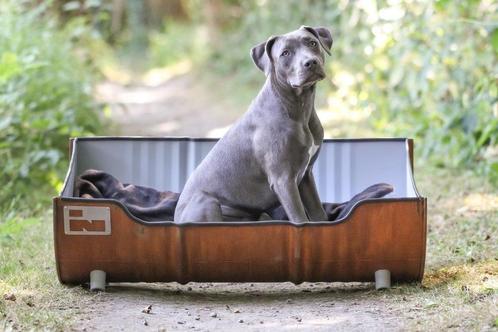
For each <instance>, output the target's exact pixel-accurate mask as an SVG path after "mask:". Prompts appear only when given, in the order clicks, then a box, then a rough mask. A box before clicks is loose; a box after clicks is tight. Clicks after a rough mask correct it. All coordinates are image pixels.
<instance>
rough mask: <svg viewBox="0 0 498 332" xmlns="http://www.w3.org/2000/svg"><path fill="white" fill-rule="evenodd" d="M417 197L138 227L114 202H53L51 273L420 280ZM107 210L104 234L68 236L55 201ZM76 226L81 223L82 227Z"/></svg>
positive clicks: (67, 276) (80, 277) (113, 277)
mask: <svg viewBox="0 0 498 332" xmlns="http://www.w3.org/2000/svg"><path fill="white" fill-rule="evenodd" d="M425 204H426V201H425V199H422V198H421V199H411V200H392V201H389V200H383V201H378V202H364V203H362V204H360V206H358V207H357V208H356V209H355V211H353V213H352V214H351V216H350V217H349V218H348V219H347V221H345V222H342V223H336V224H334V223H330V224H321V225H314V224H313V223H309V224H306V225H303V226H295V225H292V224H290V223H284V224H264V223H258V222H255V223H252V224H245V225H242V224H239V225H233V224H227V225H224V224H222V225H206V224H198V225H176V224H168V225H152V224H151V225H149V224H147V225H145V224H141V223H138V222H136V221H135V220H133V219H132V218H131V217H130V216H129V215H128V214H126V213H125V211H124V210H123V208H122V207H121V205H119V204H116V203H111V202H103V201H99V200H64V199H61V198H55V199H54V209H55V210H54V211H55V213H54V235H55V251H56V261H57V268H58V274H59V279H60V280H61V282H64V283H82V282H85V281H88V279H89V273H90V271H91V270H95V269H100V270H104V271H106V272H107V274H108V280H109V281H111V282H112V281H130V282H133V281H145V282H154V281H162V282H168V281H178V282H181V283H186V282H189V281H220V282H221V281H228V282H232V281H240V282H258V281H292V282H295V283H299V282H302V281H373V279H374V272H375V271H376V270H378V269H388V270H390V271H391V273H392V277H393V279H394V280H398V281H411V280H420V279H421V278H422V275H423V269H424V260H425V241H426V215H425V214H426V205H425ZM65 205H70V206H97V207H99V206H100V207H108V208H110V212H111V227H112V228H111V234H110V235H66V234H65V232H64V221H63V208H64V206H65ZM82 227H83V226H82Z"/></svg>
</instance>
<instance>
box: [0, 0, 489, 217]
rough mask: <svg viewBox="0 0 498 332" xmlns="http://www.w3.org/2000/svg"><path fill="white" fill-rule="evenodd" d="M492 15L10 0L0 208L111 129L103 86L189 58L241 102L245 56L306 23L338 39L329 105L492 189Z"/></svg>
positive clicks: (363, 5) (250, 72)
mask: <svg viewBox="0 0 498 332" xmlns="http://www.w3.org/2000/svg"><path fill="white" fill-rule="evenodd" d="M497 13H498V4H497V3H496V2H495V1H492V0H482V1H477V0H468V1H457V2H455V1H447V0H440V1H395V0H389V1H387V0H379V1H347V0H308V1H297V0H291V1H269V0H268V1H265V0H258V1H241V0H209V1H200V0H174V1H173V0H170V1H160V0H148V1H137V0H129V1H125V0H113V1H102V0H79V1H62V0H58V1H13V0H2V1H1V16H2V19H1V20H0V52H1V54H0V160H2V164H3V166H2V170H3V172H2V175H0V177H1V179H2V183H3V185H2V187H1V188H0V198H1V200H0V201H1V204H2V206H3V207H4V208H9V207H11V208H12V207H14V206H15V205H16V204H18V203H19V202H21V201H22V200H23V198H25V197H29V196H30V195H31V194H33V193H34V192H35V191H34V189H35V188H42V187H43V188H45V190H46V189H47V184H49V187H50V188H53V189H57V187H60V184H61V179H62V178H61V176H62V175H63V174H64V169H65V168H66V163H67V160H66V159H67V158H65V152H66V148H67V138H68V137H70V136H79V135H91V134H105V133H106V130H105V128H104V127H103V125H102V124H103V123H105V121H106V120H105V116H102V114H104V113H105V112H104V111H105V108H106V106H105V105H103V104H101V103H97V102H96V101H95V98H94V97H93V87H94V86H95V83H96V82H98V81H102V80H112V81H116V82H120V83H122V84H124V85H127V84H128V85H129V84H140V83H143V80H142V78H143V75H142V74H143V73H145V72H147V71H150V70H151V69H153V68H167V67H168V66H174V65H177V64H179V63H180V64H182V63H183V64H185V63H187V64H188V66H189V68H192V70H193V71H195V72H197V73H200V74H202V75H205V76H206V75H207V76H211V77H222V78H223V80H227V81H230V82H232V84H235V85H236V86H237V89H233V90H236V91H226V96H227V98H232V99H238V100H241V101H242V102H241V105H242V104H243V103H248V102H249V101H250V96H252V95H254V93H255V92H256V91H257V87H258V85H260V84H261V82H262V80H263V77H262V75H261V73H259V72H258V71H257V70H255V67H254V66H253V64H252V62H251V60H250V58H249V56H248V53H249V50H250V48H251V47H252V46H253V45H255V44H256V43H258V42H260V41H264V40H266V39H267V38H268V36H270V35H272V34H278V33H284V32H287V31H289V30H292V29H295V28H297V27H299V26H300V25H301V24H309V25H323V26H327V27H330V28H331V29H332V32H333V36H334V39H335V43H334V46H333V54H332V56H331V57H330V58H329V59H328V65H327V70H328V74H329V79H328V80H327V81H326V83H323V84H322V86H321V88H320V89H321V91H325V92H320V94H319V100H318V104H319V106H320V107H321V108H322V109H324V110H327V111H329V112H331V113H333V112H346V113H351V114H355V116H356V118H357V119H358V121H359V122H362V123H363V124H365V125H366V126H367V127H368V128H369V133H374V134H375V135H379V136H407V137H415V138H416V140H417V148H418V149H417V151H418V155H419V157H420V158H422V159H423V160H426V161H428V162H430V163H433V164H435V165H437V166H439V167H464V168H471V169H473V170H475V172H476V175H478V176H484V177H487V178H488V179H489V181H491V182H493V183H495V184H497V183H498V148H497V139H498V118H497V116H498V106H497V105H498V103H497V96H498V83H497V75H498V61H497V54H498V28H497V22H498V15H497ZM97 119H102V120H101V121H97ZM328 134H329V136H334V137H337V136H350V135H361V133H360V134H358V133H357V132H355V131H353V132H340V131H334V130H333V129H332V130H331V131H329V132H328ZM50 188H48V190H49V191H50V190H53V189H50ZM52 192H54V191H52ZM9 210H10V209H9Z"/></svg>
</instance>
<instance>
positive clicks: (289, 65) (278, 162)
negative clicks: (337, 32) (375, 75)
mask: <svg viewBox="0 0 498 332" xmlns="http://www.w3.org/2000/svg"><path fill="white" fill-rule="evenodd" d="M331 47H332V36H331V33H330V31H329V30H328V29H326V28H323V27H316V28H312V27H308V26H302V27H301V28H299V29H298V30H295V31H292V32H289V33H287V34H284V35H280V36H272V37H270V38H269V39H268V40H267V41H266V42H263V43H261V44H259V45H257V46H255V47H254V48H253V49H252V50H251V57H252V59H253V61H254V63H255V64H256V66H257V67H258V68H259V69H261V70H262V71H263V72H264V73H265V74H266V76H267V78H266V82H265V84H264V85H263V88H262V89H261V91H260V92H259V94H258V95H257V97H256V98H255V99H254V100H253V102H252V103H251V106H250V107H249V110H248V111H247V112H246V113H245V114H244V116H243V117H242V118H241V119H240V120H239V121H238V122H237V123H236V124H234V125H233V126H232V127H231V128H230V130H229V131H228V132H227V133H226V134H225V135H224V136H223V137H222V138H221V139H220V140H219V141H218V142H217V143H216V145H215V146H214V147H213V149H212V150H211V151H210V152H209V153H208V155H207V156H206V158H205V159H204V160H203V161H202V162H201V163H200V165H199V166H198V167H197V168H196V169H195V171H194V172H193V173H192V175H191V176H190V177H189V179H188V181H187V183H186V184H185V188H184V189H183V191H182V193H181V195H180V198H179V201H178V205H177V207H176V211H175V217H174V220H175V221H176V222H199V221H220V220H248V218H249V220H250V218H257V216H258V215H260V214H262V213H263V212H264V211H268V210H270V209H272V208H273V207H275V206H277V205H279V204H281V205H282V207H283V208H284V210H285V212H286V213H287V216H288V217H289V220H291V221H293V222H301V221H310V220H312V221H319V220H327V215H326V213H325V211H324V210H323V207H322V204H321V202H320V198H319V196H318V192H317V190H316V185H315V181H314V178H313V174H312V167H313V163H314V161H315V159H316V158H317V156H318V151H319V149H320V146H321V144H322V141H323V128H322V125H321V123H320V120H319V119H318V116H317V114H316V111H315V105H314V100H315V86H316V82H317V81H320V80H322V79H324V78H325V72H324V68H323V66H324V54H323V52H322V50H323V51H325V52H327V53H328V54H330V48H331Z"/></svg>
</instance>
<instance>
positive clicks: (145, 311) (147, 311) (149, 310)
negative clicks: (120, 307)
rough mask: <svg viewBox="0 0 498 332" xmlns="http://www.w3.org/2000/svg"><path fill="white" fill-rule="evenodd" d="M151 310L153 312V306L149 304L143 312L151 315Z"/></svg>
mask: <svg viewBox="0 0 498 332" xmlns="http://www.w3.org/2000/svg"><path fill="white" fill-rule="evenodd" d="M151 310H152V304H149V305H148V306H146V307H145V308H144V309H143V310H142V312H143V313H144V314H150V312H151Z"/></svg>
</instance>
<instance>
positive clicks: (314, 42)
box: [310, 40, 318, 47]
mask: <svg viewBox="0 0 498 332" xmlns="http://www.w3.org/2000/svg"><path fill="white" fill-rule="evenodd" d="M317 45H318V44H317V43H316V41H314V40H312V41H310V46H311V47H316V46H317Z"/></svg>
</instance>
